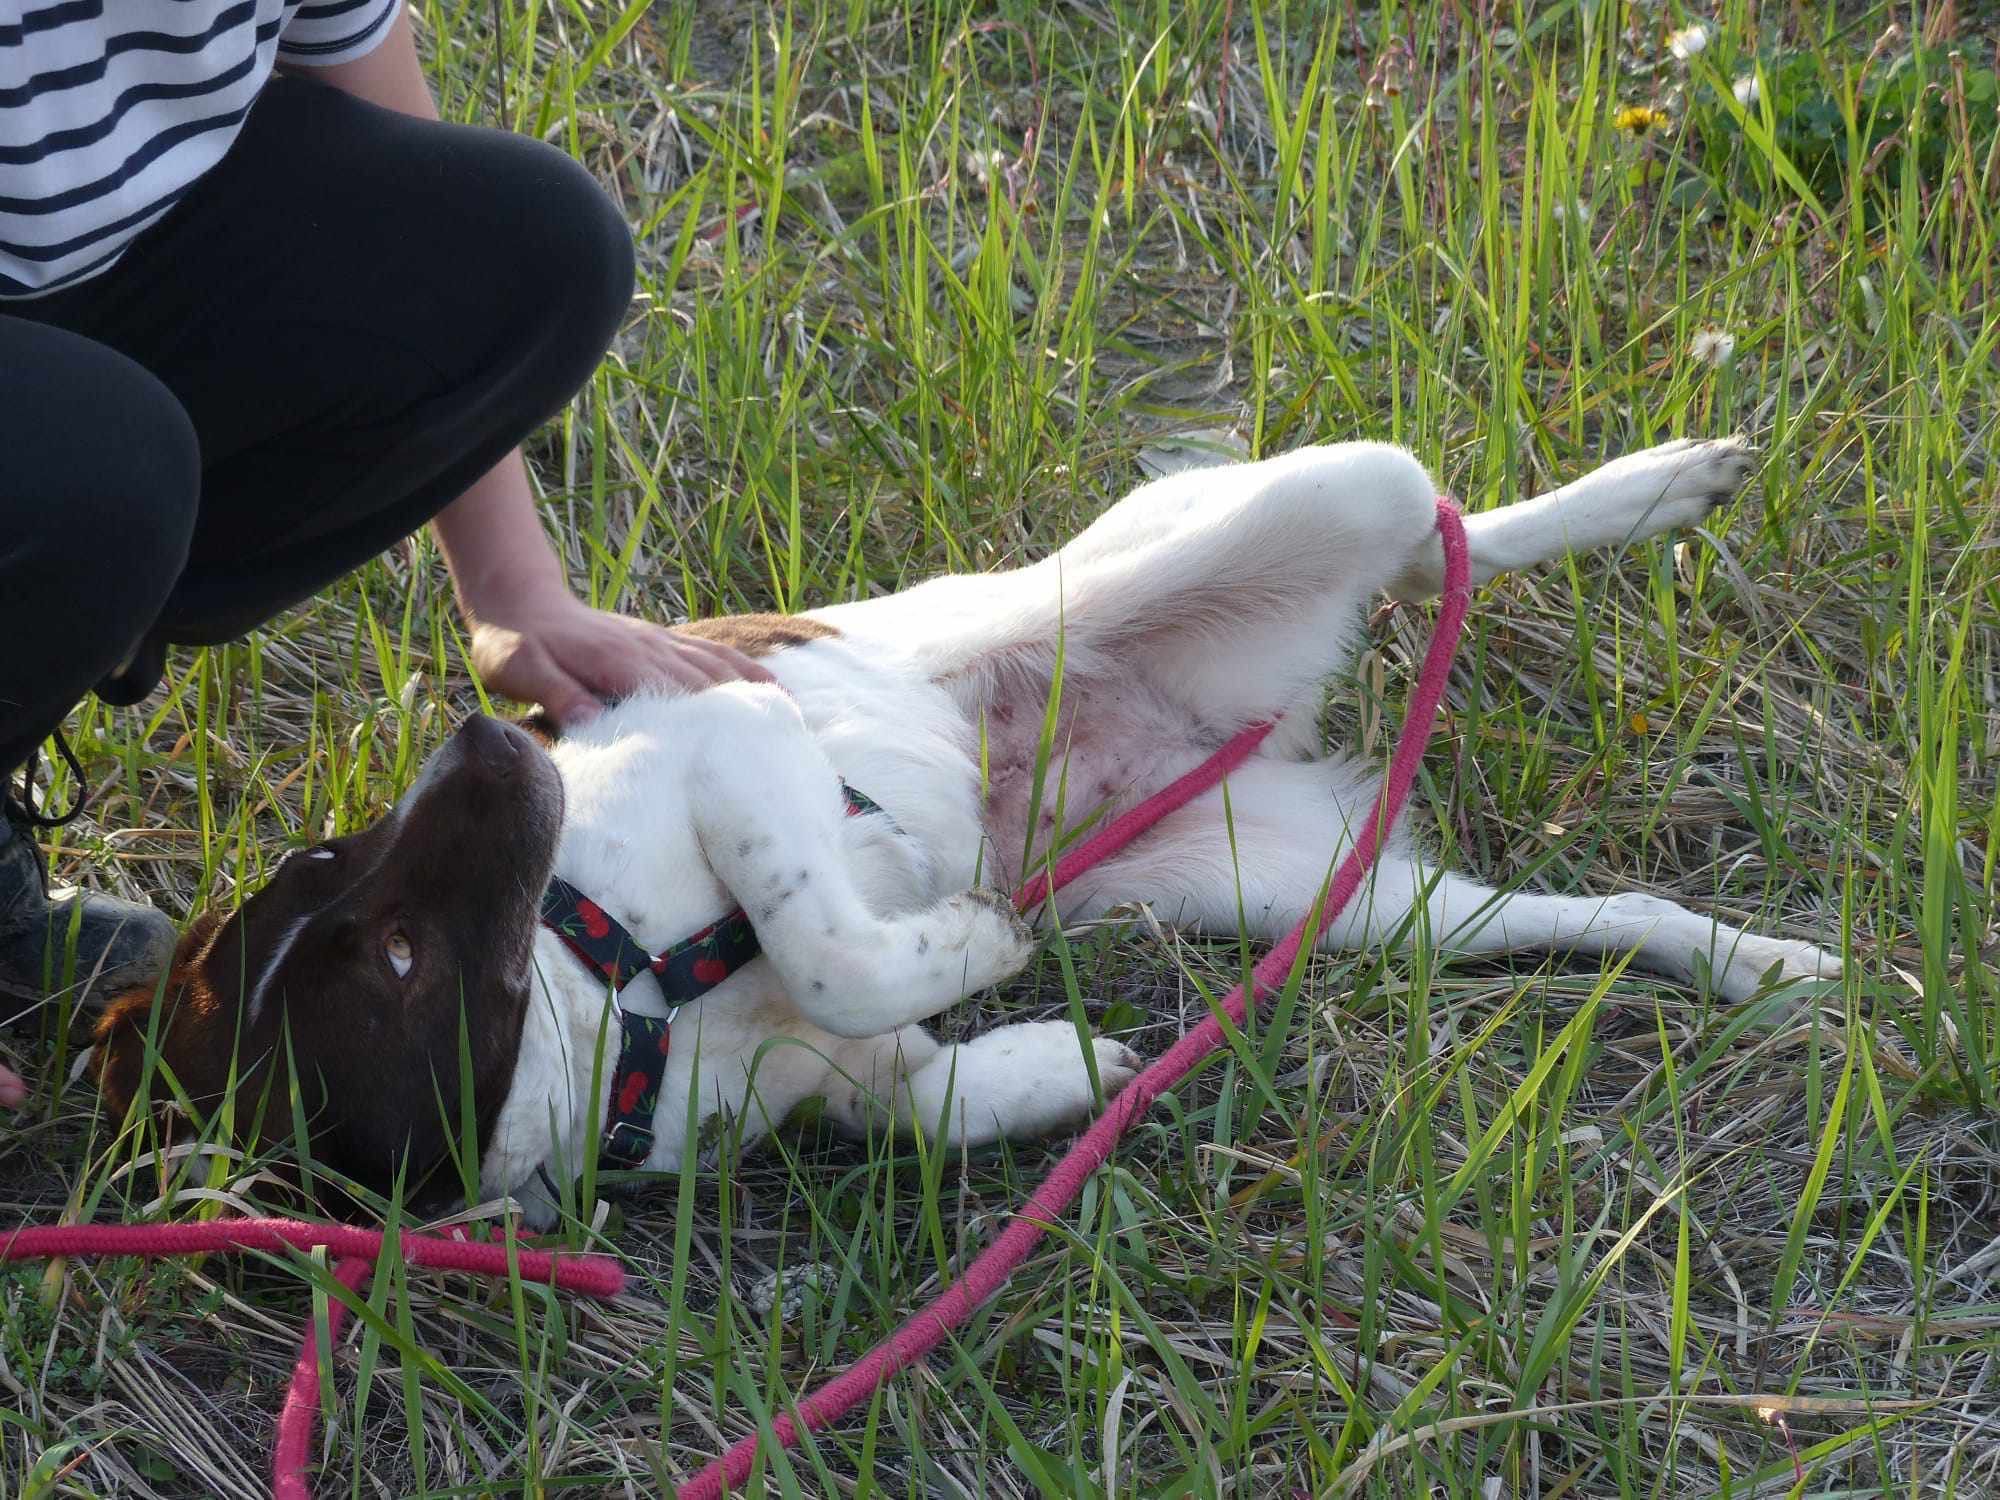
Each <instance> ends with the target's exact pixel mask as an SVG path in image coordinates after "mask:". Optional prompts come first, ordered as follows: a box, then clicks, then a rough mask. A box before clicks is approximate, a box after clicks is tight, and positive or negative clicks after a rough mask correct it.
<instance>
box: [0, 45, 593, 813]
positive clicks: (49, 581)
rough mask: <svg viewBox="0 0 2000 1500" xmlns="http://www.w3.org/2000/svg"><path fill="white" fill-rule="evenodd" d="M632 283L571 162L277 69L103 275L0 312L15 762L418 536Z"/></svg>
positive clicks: (558, 399) (517, 430)
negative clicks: (189, 187)
mask: <svg viewBox="0 0 2000 1500" xmlns="http://www.w3.org/2000/svg"><path fill="white" fill-rule="evenodd" d="M631 291H632V242H631V237H630V234H629V232H628V230H627V229H626V226H625V223H624V220H623V218H622V217H621V216H620V214H619V212H618V210H617V208H616V207H615V206H614V205H613V204H612V202H611V201H610V200H609V199H608V198H607V197H606V196H605V195H604V193H603V192H602V191H601V190H600V189H599V188H598V186H597V184H596V183H595V182H593V181H592V180H591V178H590V176H589V174H587V173H586V172H585V171H584V170H583V169H582V168H580V167H579V166H577V165H576V164H575V163H574V162H573V161H571V160H570V159H569V158H568V157H567V156H565V155H563V154H562V153H561V152H559V151H556V150H554V149H553V148H551V147H548V146H545V145H543V144H541V143H540V142H537V141H533V140H528V139H526V138H524V137H521V136H516V135H509V134H506V133H504V132H501V131H494V130H480V129H474V128H470V127H466V126H458V125H440V124H438V123H436V122H434V121H426V120H417V119H413V118H411V117H409V116H406V115H400V114H395V113H393V112H391V111H388V110H384V109H378V108H376V107H374V106H373V105H369V104H365V103H362V102H361V101H359V100H357V99H353V98H351V97H349V96H348V95H346V94H343V93H340V92H339V91H337V90H335V89H332V88H329V87H326V86H325V85H322V84H318V83H313V82H310V81H307V80H303V79H298V78H288V77H280V78H276V79H274V80H273V81H272V82H271V83H270V84H269V85H268V86H267V87H266V88H265V90H264V92H263V95H262V96H261V98H260V99H259V100H258V102H257V105H256V107H255V108H254V109H253V110H252V111H251V113H250V117H249V120H248V121H247V122H246V124H245V126H244V130H243V133H242V135H241V136H240V137H239V138H238V140H237V142H236V144H235V146H234V147H233V148H232V149H231V151H230V152H229V154H228V155H227V156H226V157H225V158H224V159H223V161H222V162H221V164H220V165H218V166H217V167H216V168H215V169H214V170H213V171H211V172H210V173H209V174H208V175H207V176H206V177H204V178H203V179H202V180H201V182H200V183H198V184H197V185H196V187H195V189H194V190H193V191H192V192H190V193H189V194H188V196H187V197H186V198H185V199H184V200H182V202H181V203H180V204H179V205H178V206H177V207H176V208H175V209H174V210H173V211H172V212H171V213H169V214H168V215H167V217H166V218H165V219H164V220H162V221H161V222H160V223H159V224H158V225H156V226H154V227H153V228H152V229H150V230H148V231H147V232H146V233H145V234H144V235H143V236H142V237H141V238H140V239H139V240H138V241H137V242H135V243H134V244H133V246H132V247H131V248H130V249H129V250H128V251H127V252H126V253H125V256H124V258H123V259H122V260H120V261H119V262H118V263H117V264H116V265H115V266H113V267H112V268H111V269H110V270H109V271H107V272H105V273H104V274H103V275H101V276H98V277H95V278H93V279H91V280H89V281H86V282H83V283H81V284H80V285H78V286H75V287H72V288H69V289H67V290H65V291H62V292H59V293H57V294H56V295H54V296H52V297H46V298H40V299H36V300H32V301H27V302H10V303H0V773H4V772H5V771H7V770H9V769H11V768H13V767H16V766H18V765H20V764H21V763H22V762H24V761H25V760H27V758H28V757H29V755H30V753H31V752H32V751H33V749H34V747H35V746H37V745H38V744H40V743H41V741H42V740H43V739H45V738H46V737H47V736H48V734H49V733H50V732H51V731H52V730H54V729H55V728H56V727H57V726H58V725H60V723H61V722H62V719H63V717H64V715H65V714H67V713H68V711H69V710H70V708H71V707H72V706H73V705H74V704H75V703H76V702H77V700H78V699H80V698H81V697H82V696H83V695H84V694H85V693H86V692H88V691H89V690H90V689H91V688H92V687H93V686H99V687H100V688H101V693H102V696H104V697H106V698H108V699H111V700H113V701H118V702H133V701H136V700H137V699H138V698H139V697H141V696H143V695H144V694H145V693H146V692H147V691H149V690H150V689H151V688H152V687H153V685H154V684H155V682H156V681H157V680H158V670H159V669H158V662H159V659H160V656H161V652H162V649H163V647H164V645H165V644H166V643H167V642H179V643H189V644H204V645H205V644H213V643H215V642H218V641H224V640H229V639H231V638H233V637H235V636H238V635H241V634H242V633H244V632H245V631H247V630H249V629H250V628H252V627H253V626H255V625H258V624H260V623H261V622H263V621H265V620H268V619H269V618H271V616H273V615H275V614H277V613H278V612H279V611H281V610H284V609H287V608H289V607H290V606H292V605H294V604H297V603H299V602H300V601H301V600H304V599H306V598H309V597H310V596H311V595H312V594H313V593H315V592H316V591H317V590H319V589H321V588H323V587H324V586H325V585H326V584H328V583H330V582H331V581H333V580H334V579H335V578H338V577H340V576H341V575H342V574H343V573H346V572H348V571H350V570H352V569H353V568H355V567H357V566H359V565H360V564H361V563H363V562H365V561H366V560H367V559H368V558H370V557H373V556H374V555H376V554H377V553H379V552H381V551H382V550H383V549H384V548H386V547H388V546H389V545H390V544H391V543H393V542H394V541H396V540H397V539H398V538H400V537H404V536H407V535H408V534H409V533H411V532H412V531H415V530H416V529H417V528H418V527H419V526H421V525H423V523H424V522H425V521H427V520H429V519H430V518H431V517H432V516H434V515H435V514H437V512H438V511H440V510H442V509H443V508H444V507H445V506H446V505H448V504H450V503H451V501H452V500H454V499H455V498H457V496H458V495H459V494H461V493H462V492H463V491H464V490H466V489H467V488H468V487H470V486H471V484H472V483H473V482H474V481H475V480H477V479H478V478H479V477H480V476H481V475H482V474H484V473H485V472H486V471H487V470H488V469H490V468H492V467H493V465H494V464H495V463H497V462H498V461H499V460H500V459H501V458H502V457H503V456H504V455H505V454H506V453H507V451H508V450H509V449H510V448H512V447H514V445H515V444H517V443H519V442H520V441H521V440H522V439H523V438H524V437H526V436H527V435H528V434H529V433H531V432H532V431H533V430H534V429H535V428H536V427H537V426H538V425H540V424H541V423H542V422H543V421H545V420H547V419H548V418H549V417H550V416H551V415H552V414H553V413H555V412H556V411H558V410H560V409H561V407H562V405H563V404H564V403H565V402H566V401H568V400H569V398H570V397H571V396H572V395H574V394H575V393H576V391H577V390H578V388H579V387H581V386H582V384H583V383H584V381H586V380H587V379H589V377H590V373H591V371H592V370H593V369H594V368H596V365H597V361H598V359H599V358H600V357H601V356H602V354H603V352H604V349H605V347H606V345H607V344H609V342H610V340H611V336H612V334H613V333H614V332H615V331H616V328H617V324H618V321H619V319H620V317H621V316H622V315H623V314H624V311H625V308H626V306H627V304H628V303H629V301H630V298H631ZM128 661H135V662H136V663H137V666H136V670H128V671H126V672H124V673H123V674H121V675H120V676H119V677H118V678H116V679H114V680H112V681H110V682H106V679H107V678H108V677H110V675H111V674H112V673H113V672H114V670H115V669H117V668H119V667H120V666H121V664H124V663H127V662H128Z"/></svg>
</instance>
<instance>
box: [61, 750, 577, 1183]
mask: <svg viewBox="0 0 2000 1500" xmlns="http://www.w3.org/2000/svg"><path fill="white" fill-rule="evenodd" d="M561 822H562V784H561V781H560V779H559V778H558V776H557V774H556V771H555V767H554V765H553V764H552V763H551V762H550V761H549V759H548V757H547V756H545V755H544V754H543V753H542V752H541V750H540V749H539V748H538V747H537V746H536V745H535V743H534V741H533V740H532V739H530V738H529V737H528V736H527V735H526V734H524V733H522V732H521V731H520V730H519V729H516V728H515V727H513V726H511V725H507V724H502V723H500V722H498V721H496V720H493V719H488V718H474V719H472V720H470V721H469V722H467V723H466V724H465V725H464V727H463V728H461V729H460V730H459V732H458V733H457V734H456V735H455V736H454V737H453V738H452V739H451V741H450V742H449V743H448V744H446V745H445V746H444V747H443V748H442V749H440V750H439V751H438V752H437V754H436V755H434V756H433V757H432V758H431V760H430V762H429V763H428V764H427V765H426V766H425V767H424V769H423V772H422V774H421V775H420V776H419V777H418V778H417V781H416V784H415V785H414V786H412V787H411V789H410V792H409V794H408V795H407V796H406V797H405V798H404V800H403V802H402V803H401V804H400V805H399V806H398V807H397V808H396V810H395V811H393V812H391V813H390V814H389V815H388V816H387V817H385V818H383V819H382V820H381V821H380V822H378V823H376V824H375V825H374V826H373V827H372V828H369V829H367V830H366V831H364V832H362V833H358V834H354V835H352V836H350V837H347V838H342V839H334V840H332V841H331V842H329V843H325V844H321V845H318V846H317V847H315V848H311V849H305V850H301V851H299V852H298V853H296V854H294V855H292V856H291V857H289V858H288V859H286V860H285V861H284V863H283V864H282V865H281V866H280V867H279V868H278V870H277V871H276V873H275V874H273V876H272V877H271V880H270V882H269V883H268V884H267V885H266V886H265V887H264V888H263V889H262V890H260V891H258V892H257V893H256V894H255V895H254V896H252V897H251V898H250V899H249V900H247V901H245V902H244V903H243V905H242V906H241V907H240V908H239V909H238V910H237V911H236V912H235V914H234V915H231V916H228V917H223V916H220V915H210V916H206V917H203V918H202V919H201V920H199V921H198V922H196V923H195V925H194V926H193V927H192V928H191V929H190V930H189V931H188V933H187V935H186V937H185V938H184V939H183V940H182V942H181V944H180V948H179V951H178V952H177V953H176V954H175V956H174V964H173V968H172V971H171V972H170V973H169V975H168V977H167V980H166V983H165V985H164V987H163V988H162V989H161V990H160V991H159V1002H158V1003H159V1014H158V1016H157V1018H155V1017H154V1016H153V1015H152V1014H151V1013H152V1011H153V1009H154V1005H155V991H154V990H153V989H151V988H148V989H144V990H135V991H132V992H130V993H128V994H126V995H124V996H122V997H120V998H119V999H118V1000H117V1001H116V1002H115V1003H114V1004H113V1005H112V1007H111V1009H110V1010H109V1011H108V1012H107V1013H106V1014H105V1016H104V1018H103V1020H102V1021H101V1022H99V1024H98V1028H97V1058H96V1068H97V1077H98V1083H99V1086H100V1087H101V1088H102V1089H103V1091H104V1094H105V1096H106V1098H107V1099H108V1100H109V1102H110V1103H111V1105H112V1106H113V1107H114V1108H115V1109H117V1110H118V1111H119V1112H120V1113H121V1114H122V1113H123V1111H124V1110H125V1109H126V1108H127V1106H129V1104H130V1103H131V1101H132V1099H133V1097H134V1096H135V1095H136V1094H137V1093H138V1092H139V1090H140V1087H141V1084H142V1080H144V1079H146V1078H147V1077H148V1076H149V1075H148V1071H147V1067H146V1063H147V1057H146V1038H147V1034H148V1031H149V1029H151V1030H152V1032H153V1034H154V1035H155V1036H156V1038H157V1043H158V1058H157V1063H156V1065H155V1067H154V1068H153V1069H152V1071H151V1074H150V1078H151V1085H150V1094H151V1098H152V1099H153V1100H154V1101H155V1102H164V1101H166V1100H169V1099H171V1098H172V1097H173V1092H172V1088H171V1085H170V1084H169V1083H168V1082H167V1081H166V1079H165V1078H163V1077H162V1076H161V1069H162V1068H165V1069H170V1070H171V1071H172V1074H173V1078H174V1079H175V1080H176V1081H177V1082H178V1083H179V1085H180V1087H181V1089H182V1090H184V1091H185V1092H186V1094H187V1095H188V1096H189V1098H190V1100H191V1101H192V1102H193V1103H194V1104H195V1105H197V1106H198V1107H200V1108H202V1109H203V1110H204V1111H206V1110H208V1109H211V1108H213V1106H214V1105H215V1104H216V1102H217V1101H218V1100H220V1099H221V1097H222V1095H223V1094H224V1092H225V1091H226V1090H227V1089H228V1088H229V1087H230V1083H231V1080H232V1077H233V1078H234V1081H235V1089H236V1100H235V1105H236V1108H235V1114H236V1118H237V1121H238V1131H239V1135H240V1136H242V1137H243V1138H244V1139H245V1140H246V1141H248V1140H251V1139H254V1137H255V1136H256V1135H258V1134H259V1133H261V1134H262V1135H264V1136H266V1137H282V1136H283V1135H285V1134H288V1133H289V1131H290V1129H291V1120H292V1105H291V1086H292V1081H293V1079H294V1076H296V1081H297V1087H298V1091H299V1098H300V1103H301V1104H302V1106H303V1111H304V1114H305V1117H306V1119H307V1122H308V1127H309V1129H310V1131H311V1135H312V1148H313V1155H314V1159H315V1160H316V1161H318V1162H320V1163H323V1164H324V1165H326V1166H328V1167H331V1168H333V1169H334V1170H336V1171H339V1172H342V1173H345V1174H346V1175H348V1176H350V1177H352V1178H354V1179H355V1180H357V1181H359V1182H361V1183H363V1184H365V1185H366V1186H368V1187H371V1188H373V1189H375V1190H377V1191H386V1190H387V1189H388V1188H389V1187H390V1185H391V1184H392V1183H393V1181H394V1179H395V1177H396V1175H397V1172H398V1169H399V1168H400V1169H401V1170H402V1171H403V1174H404V1181H405V1191H406V1192H407V1193H408V1194H409V1195H410V1196H411V1198H412V1199H413V1200H415V1201H417V1202H419V1203H422V1202H426V1201H431V1200H435V1199H437V1198H440V1197H449V1196H450V1195H451V1194H452V1193H454V1192H455V1191H456V1189H457V1186H458V1181H457V1176H456V1174H455V1173H454V1172H452V1171H451V1170H450V1169H449V1166H448V1163H449V1161H450V1158H451V1150H452V1144H453V1140H454V1138H455V1137H456V1136H457V1134H458V1129H457V1124H458V1121H459V1119H460V1117H461V1116H460V1111H461V1107H462V1100H463V1087H464V1080H462V1078H461V1073H462V1069H461V1067H460V1036H461V1017H462V1018H463V1034H464V1036H465V1038H466V1044H467V1047H468V1049H469V1051H470V1055H471V1060H472V1077H471V1079H470V1080H469V1081H470V1084H471V1087H472V1091H473V1114H474V1119H475V1122H476V1125H477V1129H478V1132H479V1141H478V1143H477V1144H478V1147H479V1148H480V1149H481V1150H483V1148H484V1145H485V1141H486V1136H487V1132H488V1130H489V1129H490V1127H491V1125H492V1122H493V1118H494V1115H495V1114H496V1113H497V1112H498V1110H499V1108H500V1105H501V1104H502V1102H503V1101H504V1100H505V1098H506V1094H507V1088H508V1085H509V1083H510V1081H511V1079H512V1076H513V1071H514V1061H515V1055H516V1052H517V1050H518V1048H519V1046H520V1039H521V1024H522V1018H523V1016H524V1015H525V1012H526V1007H527V1003H528V992H529V984H530V981H531V962H532V953H533V945H534V933H535V922H536V916H537V910H538V905H539V902H540V898H541V894H542V888H543V887H544V886H545V885H546V884H547V883H548V877H549V872H550V869H551V866H552V865H553V863H554V860H555V849H556V840H557V835H558V833H559V831H560V828H561ZM288 1059H289V1061H288ZM294 1070H295V1071H294ZM260 1107H261V1119H262V1125H261V1132H260V1131H259V1129H258V1126H257V1123H256V1121H257V1117H258V1115H259V1113H260Z"/></svg>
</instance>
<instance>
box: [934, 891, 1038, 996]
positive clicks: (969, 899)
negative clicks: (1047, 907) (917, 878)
mask: <svg viewBox="0 0 2000 1500" xmlns="http://www.w3.org/2000/svg"><path fill="white" fill-rule="evenodd" d="M944 906H945V910H946V911H948V912H949V913H951V916H952V918H953V919H954V921H955V923H956V924H957V926H958V928H959V931H958V932H957V933H955V934H954V935H953V939H952V942H951V945H950V946H952V947H954V948H958V949H960V950H962V959H961V962H962V965H963V968H964V983H965V988H966V990H967V992H968V993H969V992H970V991H972V990H981V989H985V988H986V987H987V986H988V985H992V984H998V983H999V982H1000V981H1001V980H1003V979H1005V978H1007V977H1008V976H1009V975H1010V974H1016V973H1019V972H1020V970H1021V968H1022V966H1023V965H1025V964H1026V963H1027V962H1028V960H1029V959H1030V958H1032V957H1034V954H1035V935H1034V932H1033V931H1032V930H1031V929H1030V928H1029V926H1028V924H1027V923H1026V922H1025V921H1024V920H1023V919H1022V917H1021V914H1020V913H1019V912H1018V911H1016V910H1015V909H1014V903H1013V902H1012V901H1010V900H1008V899H1007V897H1006V896H1005V895H1004V894H1002V893H1001V892H999V891H995V890H989V889H987V888H985V887H983V886H980V887H975V888H974V889H972V890H969V891H962V892H960V893H959V894H958V895H956V896H953V897H951V898H950V899H949V900H947V901H946V902H945V903H944Z"/></svg>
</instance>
